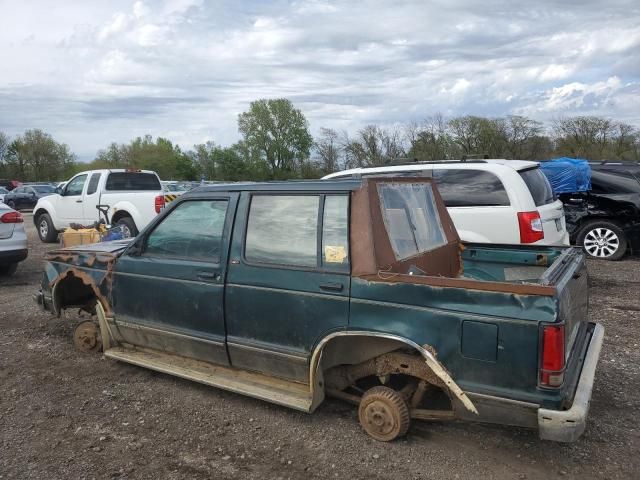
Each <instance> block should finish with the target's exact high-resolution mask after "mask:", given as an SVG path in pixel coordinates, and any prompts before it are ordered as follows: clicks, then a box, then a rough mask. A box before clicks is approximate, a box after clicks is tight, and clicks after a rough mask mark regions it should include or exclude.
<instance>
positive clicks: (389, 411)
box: [358, 386, 411, 442]
mask: <svg viewBox="0 0 640 480" xmlns="http://www.w3.org/2000/svg"><path fill="white" fill-rule="evenodd" d="M358 419H359V420H360V425H362V428H363V429H364V431H365V432H367V433H368V434H369V435H370V436H372V437H373V438H375V439H376V440H379V441H381V442H390V441H391V440H395V439H396V438H398V437H402V436H404V435H405V434H406V433H407V430H409V425H410V423H411V416H410V415H409V407H408V406H407V402H406V401H405V399H404V397H403V396H402V394H401V393H400V392H397V391H395V390H393V389H391V388H389V387H382V386H379V387H373V388H370V389H369V390H367V391H366V392H365V394H364V395H363V396H362V399H361V400H360V406H359V408H358Z"/></svg>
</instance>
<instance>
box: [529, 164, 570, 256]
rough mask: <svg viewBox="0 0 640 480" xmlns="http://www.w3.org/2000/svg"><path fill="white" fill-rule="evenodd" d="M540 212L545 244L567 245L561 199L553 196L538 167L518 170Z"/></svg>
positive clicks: (547, 181)
mask: <svg viewBox="0 0 640 480" xmlns="http://www.w3.org/2000/svg"><path fill="white" fill-rule="evenodd" d="M518 173H519V174H520V177H521V178H522V180H524V183H525V184H526V185H527V188H528V189H529V192H530V193H531V197H532V198H533V202H534V204H535V206H536V210H538V213H539V214H540V220H541V221H542V228H543V230H544V244H545V245H569V234H568V233H567V225H566V221H565V216H564V208H563V205H562V201H560V200H559V199H556V198H555V195H554V194H553V189H552V188H551V184H550V183H549V180H547V177H546V176H545V174H544V173H543V172H542V170H540V168H539V167H534V168H529V169H526V170H520V171H518Z"/></svg>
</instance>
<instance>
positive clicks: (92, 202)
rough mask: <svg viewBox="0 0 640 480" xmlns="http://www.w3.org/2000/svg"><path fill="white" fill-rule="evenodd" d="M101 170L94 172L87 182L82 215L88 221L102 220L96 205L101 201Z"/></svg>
mask: <svg viewBox="0 0 640 480" xmlns="http://www.w3.org/2000/svg"><path fill="white" fill-rule="evenodd" d="M101 175H102V173H101V172H94V173H92V174H91V176H90V177H89V182H88V183H87V191H86V192H85V194H84V198H83V200H82V216H83V217H84V218H85V220H86V221H88V222H93V221H98V220H100V212H99V211H98V209H97V208H96V206H97V205H98V204H99V203H100V191H99V189H98V185H99V183H100V176H101Z"/></svg>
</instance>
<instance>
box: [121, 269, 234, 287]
mask: <svg viewBox="0 0 640 480" xmlns="http://www.w3.org/2000/svg"><path fill="white" fill-rule="evenodd" d="M113 273H114V275H120V276H123V277H133V278H152V279H154V280H162V281H165V282H184V283H191V284H196V285H206V286H208V287H218V288H224V284H223V283H210V282H203V281H201V280H186V279H184V278H169V277H157V276H155V275H142V274H140V273H129V272H118V271H115V272H113Z"/></svg>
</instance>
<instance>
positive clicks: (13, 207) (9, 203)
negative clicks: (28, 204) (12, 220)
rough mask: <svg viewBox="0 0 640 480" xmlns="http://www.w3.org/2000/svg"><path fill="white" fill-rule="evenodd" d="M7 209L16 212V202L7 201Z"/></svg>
mask: <svg viewBox="0 0 640 480" xmlns="http://www.w3.org/2000/svg"><path fill="white" fill-rule="evenodd" d="M7 207H9V208H12V209H14V210H17V208H16V202H14V201H13V200H9V201H8V202H7Z"/></svg>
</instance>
